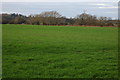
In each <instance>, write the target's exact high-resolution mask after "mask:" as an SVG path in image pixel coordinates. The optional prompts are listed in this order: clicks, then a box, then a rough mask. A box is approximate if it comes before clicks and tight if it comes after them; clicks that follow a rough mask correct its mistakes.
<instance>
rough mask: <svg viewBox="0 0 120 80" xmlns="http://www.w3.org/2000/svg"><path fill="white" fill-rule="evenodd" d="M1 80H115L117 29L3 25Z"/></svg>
mask: <svg viewBox="0 0 120 80" xmlns="http://www.w3.org/2000/svg"><path fill="white" fill-rule="evenodd" d="M2 28H3V31H2V32H3V34H2V35H3V38H2V39H3V41H2V45H3V46H2V47H3V49H2V51H3V52H2V56H3V58H2V59H3V64H2V65H3V68H2V69H3V75H2V76H3V78H117V77H118V65H117V63H118V60H117V58H118V55H117V54H118V53H117V51H118V49H117V48H118V46H117V45H118V28H117V27H75V26H42V25H41V26H40V25H15V24H4V25H3V27H2Z"/></svg>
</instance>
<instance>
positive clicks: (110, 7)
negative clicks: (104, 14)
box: [98, 6, 118, 8]
mask: <svg viewBox="0 0 120 80" xmlns="http://www.w3.org/2000/svg"><path fill="white" fill-rule="evenodd" d="M98 8H118V7H117V6H106V7H98Z"/></svg>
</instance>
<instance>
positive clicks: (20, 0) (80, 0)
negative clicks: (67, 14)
mask: <svg viewBox="0 0 120 80" xmlns="http://www.w3.org/2000/svg"><path fill="white" fill-rule="evenodd" d="M1 1H2V2H118V1H119V0H1Z"/></svg>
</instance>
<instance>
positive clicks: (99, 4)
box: [90, 3, 108, 6]
mask: <svg viewBox="0 0 120 80" xmlns="http://www.w3.org/2000/svg"><path fill="white" fill-rule="evenodd" d="M90 5H98V6H106V5H108V4H104V3H96V4H95V3H94V4H90Z"/></svg>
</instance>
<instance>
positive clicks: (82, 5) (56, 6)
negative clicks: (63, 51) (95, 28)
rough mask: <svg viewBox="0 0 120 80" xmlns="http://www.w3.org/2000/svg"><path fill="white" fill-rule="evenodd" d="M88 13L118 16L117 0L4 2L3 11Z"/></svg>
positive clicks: (70, 14) (68, 14)
mask: <svg viewBox="0 0 120 80" xmlns="http://www.w3.org/2000/svg"><path fill="white" fill-rule="evenodd" d="M84 10H86V13H89V14H92V15H96V16H98V17H99V16H106V17H111V18H113V19H114V18H116V19H117V18H118V3H117V2H3V3H2V13H20V14H23V15H30V14H39V13H41V12H44V11H57V12H59V13H60V14H62V15H63V16H66V17H75V16H76V15H78V14H81V13H83V11H84Z"/></svg>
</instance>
